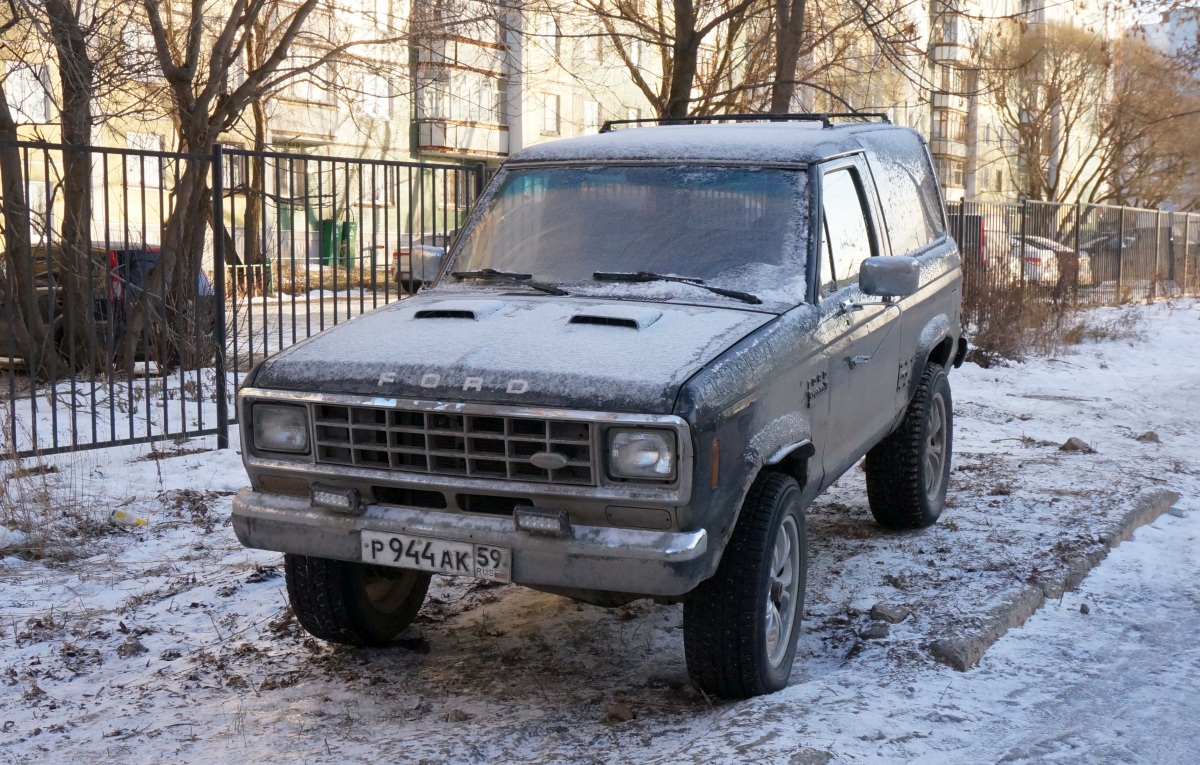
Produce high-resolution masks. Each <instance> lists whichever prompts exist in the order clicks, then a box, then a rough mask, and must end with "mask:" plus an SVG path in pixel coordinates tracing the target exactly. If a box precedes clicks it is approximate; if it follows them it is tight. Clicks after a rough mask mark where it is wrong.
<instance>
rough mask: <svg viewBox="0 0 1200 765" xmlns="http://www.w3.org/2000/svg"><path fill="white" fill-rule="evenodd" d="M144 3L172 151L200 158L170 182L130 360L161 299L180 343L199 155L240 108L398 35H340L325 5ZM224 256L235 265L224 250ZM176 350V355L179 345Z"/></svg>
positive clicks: (206, 209) (197, 223)
mask: <svg viewBox="0 0 1200 765" xmlns="http://www.w3.org/2000/svg"><path fill="white" fill-rule="evenodd" d="M142 7H143V9H144V11H145V22H146V24H147V27H148V29H149V32H150V35H151V38H152V40H153V43H154V55H155V58H156V61H157V63H158V67H159V69H160V72H161V75H162V77H163V79H164V80H165V83H166V88H167V92H168V94H169V96H170V98H171V102H172V116H173V118H174V119H175V120H176V129H177V133H178V139H179V148H180V150H181V151H184V152H188V153H191V154H193V155H198V157H197V158H196V159H194V160H193V161H191V162H189V163H187V165H186V168H185V170H184V172H183V174H182V176H181V177H180V179H179V181H178V183H177V184H176V186H175V189H174V200H173V201H174V207H173V209H172V210H171V213H170V214H169V216H168V217H167V221H166V223H165V226H164V236H163V247H162V254H161V256H160V258H159V261H158V263H157V264H156V266H155V267H154V269H153V270H152V272H151V274H150V277H149V279H148V285H147V286H148V289H147V291H146V298H145V299H144V300H143V301H142V305H140V306H139V308H138V309H137V310H135V311H134V313H133V316H132V317H131V319H130V332H129V334H128V336H127V338H126V342H127V344H128V345H127V350H128V353H127V356H128V357H129V358H132V351H133V350H134V343H135V342H136V338H137V337H138V336H139V335H140V333H141V331H142V329H143V328H144V326H145V324H146V322H147V320H148V318H149V314H150V310H151V308H152V305H153V303H152V301H155V300H165V307H166V314H167V321H168V322H169V324H170V325H171V329H172V330H173V331H172V333H171V337H172V338H174V339H173V340H172V341H171V342H172V343H178V342H179V341H178V338H184V337H187V329H188V307H189V306H191V305H194V303H195V299H196V289H197V280H196V274H197V273H198V272H199V269H200V257H201V253H202V251H203V247H204V232H205V228H206V227H207V226H208V225H209V219H210V217H211V215H210V212H211V209H212V208H211V201H212V190H211V188H210V186H209V182H208V177H209V171H210V162H209V161H208V159H207V158H208V157H209V156H211V154H212V152H213V148H214V146H215V144H216V142H217V140H218V138H219V137H220V136H221V135H223V134H225V133H227V132H229V131H231V130H233V129H234V128H235V127H237V126H238V125H239V123H240V121H241V120H242V118H243V114H244V112H245V110H246V109H247V107H250V106H251V105H252V104H254V103H255V102H256V101H261V100H262V99H263V98H264V97H265V96H266V95H267V94H269V93H272V92H274V91H276V90H278V89H279V88H280V87H282V86H283V85H284V84H285V83H286V82H287V81H289V80H290V79H292V78H296V77H303V76H306V75H309V74H311V73H313V72H317V71H318V70H320V69H321V68H322V67H324V66H326V65H327V64H329V63H330V62H335V61H337V60H339V59H340V58H341V57H343V56H345V55H346V54H347V52H348V51H350V50H352V49H355V48H361V47H363V46H370V45H387V44H393V43H396V42H398V41H400V40H401V39H402V38H401V36H400V35H399V34H384V35H381V36H379V37H374V38H368V39H362V38H360V37H357V36H350V35H341V36H339V35H338V34H337V33H336V30H337V28H338V23H339V21H340V19H339V13H338V11H339V8H338V6H337V4H336V3H335V2H333V0H299V1H298V2H285V1H284V0H233V2H232V3H231V4H230V7H229V15H228V18H227V19H224V20H213V19H212V18H211V17H210V16H209V15H207V8H206V5H205V3H204V2H202V0H190V2H189V3H188V4H187V5H182V4H180V5H170V4H164V0H143V4H142ZM300 46H303V47H304V49H305V50H306V51H309V52H310V54H309V55H308V56H307V57H306V58H304V59H299V60H297V59H296V58H295V57H294V55H293V54H294V50H295V49H296V48H297V47H300ZM251 47H253V48H254V50H253V51H251V50H250V48H251ZM243 61H245V62H246V63H245V74H244V77H242V79H241V81H240V82H239V83H236V84H233V83H231V82H230V78H229V77H228V74H229V72H230V71H231V70H232V69H234V68H235V67H236V66H239V65H241V63H242V62H243ZM212 223H213V224H214V226H215V228H216V234H217V236H220V237H223V238H224V237H227V236H228V234H227V232H226V231H225V229H224V222H223V221H220V220H213V221H212ZM230 255H231V256H232V257H233V258H234V259H235V262H236V254H235V253H234V252H233V251H232V250H230ZM214 265H215V266H216V267H218V268H220V267H221V266H222V264H214ZM176 350H177V351H179V352H181V353H182V352H184V351H185V350H186V349H185V348H182V347H179V348H177V349H176ZM172 355H177V354H172Z"/></svg>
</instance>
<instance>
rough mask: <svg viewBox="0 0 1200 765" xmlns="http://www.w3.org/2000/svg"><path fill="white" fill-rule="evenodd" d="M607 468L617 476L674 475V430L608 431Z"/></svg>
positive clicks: (655, 478) (658, 477)
mask: <svg viewBox="0 0 1200 765" xmlns="http://www.w3.org/2000/svg"><path fill="white" fill-rule="evenodd" d="M608 470H609V472H610V473H611V474H612V475H613V476H614V477H617V478H642V479H649V480H653V481H670V480H672V479H674V478H675V434H674V433H672V432H670V431H662V430H615V429H614V430H610V431H608Z"/></svg>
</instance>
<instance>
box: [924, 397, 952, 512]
mask: <svg viewBox="0 0 1200 765" xmlns="http://www.w3.org/2000/svg"><path fill="white" fill-rule="evenodd" d="M946 435H947V432H946V399H945V397H943V396H942V394H941V393H938V394H936V395H935V396H934V397H933V399H932V400H931V401H930V402H929V429H928V431H927V435H926V437H925V495H926V496H927V497H929V498H930V499H936V498H937V495H938V494H939V493H940V491H941V488H942V472H943V470H944V469H945V467H946Z"/></svg>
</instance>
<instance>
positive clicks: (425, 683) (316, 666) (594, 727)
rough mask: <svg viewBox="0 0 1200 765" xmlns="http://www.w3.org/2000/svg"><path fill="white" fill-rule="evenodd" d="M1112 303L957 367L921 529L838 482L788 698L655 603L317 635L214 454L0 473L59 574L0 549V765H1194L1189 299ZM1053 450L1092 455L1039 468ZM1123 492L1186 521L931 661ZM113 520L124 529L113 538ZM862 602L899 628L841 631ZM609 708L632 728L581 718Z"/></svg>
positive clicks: (429, 620) (430, 604)
mask: <svg viewBox="0 0 1200 765" xmlns="http://www.w3.org/2000/svg"><path fill="white" fill-rule="evenodd" d="M1130 317H1134V318H1139V317H1140V332H1141V337H1140V339H1130V338H1124V339H1109V340H1105V341H1102V342H1094V343H1087V344H1084V345H1081V346H1077V347H1075V348H1074V349H1072V351H1071V352H1070V353H1063V354H1060V355H1059V356H1057V357H1056V358H1053V359H1039V360H1034V361H1030V362H1029V363H1027V364H1023V365H1017V366H1013V367H1009V368H995V367H994V368H991V369H987V370H984V369H980V368H978V367H976V366H974V365H967V366H965V367H964V368H963V369H962V370H959V371H957V372H955V373H954V375H953V376H952V381H953V385H954V386H955V404H956V411H957V413H958V414H957V416H958V420H957V428H956V430H957V432H956V452H957V455H956V461H955V466H956V467H955V473H954V478H953V483H952V489H953V491H954V502H953V505H952V506H951V507H950V508H949V509H948V510H947V513H946V515H945V516H944V518H943V521H942V522H941V523H939V524H938V525H937V526H936V527H934V528H933V529H929V530H927V531H923V532H917V533H913V534H903V535H895V534H889V533H885V532H883V531H881V530H880V529H879V528H878V527H877V526H875V525H874V524H872V523H871V522H870V521H869V514H868V511H867V509H866V505H865V499H864V497H863V490H862V477H861V474H860V473H859V472H858V471H851V473H849V474H847V476H846V477H845V478H843V479H842V480H841V481H839V483H838V485H837V486H836V487H835V488H833V489H832V490H831V491H830V492H828V493H827V495H826V496H824V497H822V498H821V499H820V500H819V501H818V502H817V503H816V504H815V505H814V506H813V508H812V509H811V510H810V514H809V532H810V537H811V541H812V545H813V548H812V564H811V569H810V573H809V584H808V600H807V603H806V619H805V633H804V635H803V636H802V638H801V646H800V652H799V658H798V661H797V668H796V671H795V672H794V674H793V677H792V681H791V685H790V686H789V687H788V688H787V689H785V690H784V691H782V692H780V693H778V694H775V695H772V696H769V697H764V698H759V699H754V700H751V701H747V702H740V703H719V702H713V703H710V702H709V701H708V700H706V699H704V698H702V697H701V696H700V695H699V694H697V693H696V692H695V691H694V690H692V689H691V687H690V686H689V685H688V683H687V675H686V671H685V669H684V665H683V658H682V640H681V633H680V631H679V625H680V609H679V608H678V607H666V606H657V605H653V604H649V603H641V602H639V603H635V604H631V605H629V606H625V607H622V608H620V609H615V610H604V609H598V608H592V607H588V606H579V605H576V604H575V603H573V602H571V601H568V600H566V599H563V598H558V597H554V596H550V595H545V594H540V593H535V592H532V591H529V590H523V589H521V588H515V587H491V586H485V585H479V584H475V583H473V582H470V581H463V580H448V579H447V580H437V581H435V585H434V588H433V589H432V590H431V595H432V598H431V599H430V600H429V601H427V604H426V606H425V608H424V609H423V612H422V617H421V619H420V621H419V622H418V624H417V625H416V629H415V630H414V631H413V633H412V634H411V635H410V636H409V637H408V639H407V640H405V641H404V642H403V643H402V645H401V646H399V647H396V648H392V649H387V650H367V651H357V650H350V649H333V648H330V647H328V646H325V645H323V644H320V643H318V642H316V641H313V640H311V639H309V638H307V637H306V636H305V635H303V633H301V632H300V631H299V630H298V629H297V627H296V625H295V623H294V621H292V620H291V619H290V618H289V617H288V615H287V614H286V612H285V611H284V610H283V607H282V604H283V602H284V592H283V589H284V588H283V580H282V578H281V577H279V576H278V570H277V568H276V567H277V566H278V562H279V558H278V556H275V555H271V554H267V553H261V552H255V551H247V550H243V549H241V548H240V547H239V546H238V545H237V543H236V540H234V539H233V535H232V532H231V531H230V529H229V527H228V525H227V523H226V519H225V516H226V515H227V513H228V508H229V502H230V497H229V493H230V492H232V491H233V490H235V489H237V488H238V487H240V486H242V485H244V482H245V476H244V473H243V472H242V471H241V465H240V461H239V458H238V456H237V454H236V453H235V452H234V451H232V450H229V451H226V452H212V451H205V452H198V453H191V454H188V453H184V454H180V455H178V456H162V457H160V458H158V459H149V460H147V459H141V458H139V457H140V455H144V454H145V450H146V447H128V448H123V449H112V450H104V451H97V452H91V453H87V454H82V455H76V456H74V457H63V458H61V459H60V462H59V464H60V465H61V466H62V467H61V468H60V470H59V471H58V472H37V471H35V472H33V473H32V474H31V475H27V476H24V477H21V478H14V477H12V476H11V475H10V477H9V479H8V480H6V482H5V485H4V489H5V490H4V494H3V495H0V520H3V521H4V522H6V523H8V524H10V525H11V524H13V523H18V524H25V525H26V526H27V527H28V528H29V529H32V531H33V534H34V537H33V538H34V542H31V544H35V543H36V546H37V549H39V550H41V551H43V552H44V554H45V555H47V556H50V558H58V559H65V558H68V557H71V554H72V553H75V554H77V555H78V556H79V559H77V560H75V561H73V562H70V563H43V562H30V561H28V560H26V559H25V558H23V557H20V556H16V555H10V556H9V557H6V558H0V763H7V762H11V763H79V762H88V763H121V765H127V764H129V763H158V762H167V761H170V762H173V763H228V762H246V763H274V762H288V763H291V762H311V763H357V762H368V761H389V762H401V763H420V762H426V763H443V762H456V763H457V762H464V763H496V762H514V763H517V762H520V763H524V762H530V763H555V762H571V763H576V762H578V763H591V762H596V763H610V762H638V763H644V762H656V763H692V762H694V763H741V762H747V763H750V762H753V763H780V764H781V765H782V764H785V763H786V764H789V765H791V764H795V765H806V764H810V763H895V762H919V763H946V764H947V765H949V764H950V763H954V764H957V763H998V762H1005V763H1058V762H1079V763H1084V762H1086V763H1147V764H1149V763H1155V764H1158V763H1192V762H1198V761H1200V753H1198V752H1197V751H1196V749H1197V740H1198V738H1197V735H1196V723H1197V720H1200V692H1197V690H1196V689H1197V688H1200V641H1198V640H1197V637H1196V636H1197V635H1198V634H1200V444H1198V443H1197V438H1196V433H1197V432H1198V431H1200V406H1198V405H1197V399H1198V397H1200V303H1196V302H1194V301H1188V302H1181V303H1178V304H1176V305H1174V306H1168V305H1156V306H1152V307H1127V308H1124V309H1120V310H1111V309H1106V310H1102V311H1097V312H1095V313H1093V314H1092V315H1091V318H1090V319H1089V321H1092V322H1094V326H1096V327H1100V328H1104V327H1108V328H1109V329H1110V330H1111V332H1109V334H1113V335H1117V336H1118V337H1119V338H1120V336H1121V335H1122V333H1123V332H1124V331H1125V330H1127V329H1130V328H1131V325H1130ZM1147 431H1153V432H1154V434H1155V438H1153V439H1152V438H1149V437H1148V436H1146V433H1147ZM1070 436H1077V437H1080V438H1082V439H1084V440H1085V441H1087V442H1089V443H1090V444H1092V445H1093V446H1094V447H1095V448H1096V450H1097V453H1095V454H1088V453H1066V452H1060V451H1059V450H1058V448H1057V445H1058V444H1059V443H1062V442H1063V441H1064V440H1066V438H1068V437H1070ZM1139 436H1142V438H1138V437H1139ZM194 446H195V445H194V444H188V445H187V447H188V448H191V447H194ZM68 465H70V466H72V467H71V469H67V466H68ZM27 467H28V466H27ZM8 469H9V468H8V467H7V466H0V470H5V471H7V470H8ZM1146 488H1170V489H1173V490H1175V491H1178V492H1179V493H1180V494H1181V495H1182V496H1183V498H1182V499H1181V500H1180V501H1179V503H1178V504H1177V506H1176V507H1177V508H1178V509H1179V511H1180V512H1181V513H1185V514H1186V517H1174V516H1170V515H1166V516H1163V517H1162V518H1160V519H1159V520H1157V521H1155V522H1154V523H1153V524H1151V525H1150V526H1147V527H1143V528H1142V529H1140V530H1139V531H1138V532H1137V534H1136V535H1135V536H1134V538H1133V540H1131V541H1128V542H1125V543H1122V544H1121V545H1120V546H1119V547H1117V548H1116V550H1114V551H1113V552H1112V553H1111V554H1110V555H1109V557H1108V558H1107V559H1106V560H1105V561H1104V562H1103V563H1102V564H1101V565H1100V566H1099V568H1097V569H1096V570H1095V571H1093V572H1092V573H1091V574H1090V575H1089V576H1088V578H1087V579H1086V580H1085V581H1084V582H1083V584H1082V586H1081V587H1080V588H1079V589H1078V590H1077V591H1075V592H1071V593H1067V594H1066V595H1065V596H1064V597H1063V599H1062V601H1061V602H1058V601H1051V602H1049V603H1047V604H1046V606H1045V607H1044V608H1043V609H1042V610H1041V611H1040V612H1038V613H1037V614H1035V615H1034V616H1033V617H1032V618H1031V619H1030V620H1029V621H1028V622H1027V623H1026V624H1025V625H1024V626H1023V627H1021V628H1019V629H1015V630H1012V631H1010V632H1009V633H1008V634H1007V635H1005V636H1004V637H1003V638H1001V639H1000V640H999V642H997V643H996V644H995V645H994V646H993V647H992V648H990V649H989V650H988V652H987V653H986V654H985V655H984V657H983V659H982V661H981V662H980V664H979V666H978V667H976V668H975V669H972V670H970V671H968V672H965V673H960V672H955V671H953V670H951V669H948V668H946V667H943V666H941V665H938V664H936V663H935V662H934V661H933V660H932V659H931V658H930V656H929V653H928V650H927V648H928V643H929V642H930V641H931V640H932V639H936V638H938V637H940V636H942V635H943V634H945V632H946V630H948V629H952V628H954V626H955V625H956V624H959V623H962V622H963V621H966V620H969V617H970V616H971V615H972V614H973V613H978V612H979V610H980V609H981V608H982V607H983V606H984V605H985V604H986V602H987V600H988V598H989V597H992V596H994V595H995V594H996V593H997V592H998V591H1001V590H1003V589H1004V588H1005V587H1010V586H1012V585H1015V584H1019V583H1020V582H1023V581H1025V580H1026V579H1027V578H1028V577H1030V576H1032V575H1034V574H1035V573H1036V572H1038V571H1043V572H1044V571H1046V570H1052V569H1053V568H1054V567H1055V566H1056V565H1061V563H1062V561H1063V559H1064V557H1065V556H1069V555H1074V554H1078V553H1080V552H1087V551H1089V550H1094V549H1096V540H1095V537H1096V534H1097V530H1098V529H1100V528H1102V527H1103V524H1104V523H1105V522H1106V521H1107V520H1110V519H1111V518H1112V517H1113V516H1114V515H1115V514H1119V513H1120V512H1121V511H1122V510H1123V509H1124V508H1125V507H1127V506H1128V504H1129V503H1130V502H1131V501H1132V499H1133V497H1134V496H1135V495H1136V494H1138V493H1139V492H1141V491H1142V490H1144V489H1146ZM114 505H121V506H122V507H123V508H125V509H126V510H129V511H131V512H136V513H138V514H141V515H142V516H144V517H145V518H147V519H148V520H149V521H150V525H149V526H147V527H144V528H142V529H140V530H136V531H128V530H123V529H115V528H113V527H111V526H110V525H108V524H107V523H105V522H103V521H102V519H103V518H104V516H105V515H106V514H107V511H108V510H109V509H110V508H111V507H113V506H114ZM38 508H40V510H37V509H38ZM46 508H50V510H49V511H47V510H46ZM35 510H36V511H37V512H40V513H41V514H40V515H38V514H36V513H35ZM1189 511H1190V512H1189ZM22 513H25V515H22ZM31 513H32V514H31ZM31 519H32V520H31ZM33 520H36V521H37V522H38V523H40V524H41V525H31V523H32V521H33ZM881 601H885V602H889V603H898V604H902V605H907V606H910V607H912V608H913V609H914V611H915V612H916V617H915V618H909V619H907V620H905V621H904V622H902V623H900V624H897V625H894V626H892V628H891V632H890V635H888V636H887V637H886V638H883V639H879V640H864V639H860V637H859V634H858V633H859V632H861V631H862V629H863V628H864V627H865V626H866V625H867V624H868V623H869V620H868V619H867V616H866V611H867V610H868V609H869V608H870V606H871V605H872V604H874V603H876V602H881ZM1083 605H1086V606H1087V607H1088V608H1087V613H1083V612H1081V606H1083ZM619 705H625V706H627V707H628V708H629V709H630V710H631V711H632V712H633V713H634V714H635V715H636V718H635V719H633V720H630V721H627V722H622V723H617V724H612V723H606V722H605V721H604V718H605V716H606V713H607V712H608V711H611V710H612V709H613V708H614V706H619Z"/></svg>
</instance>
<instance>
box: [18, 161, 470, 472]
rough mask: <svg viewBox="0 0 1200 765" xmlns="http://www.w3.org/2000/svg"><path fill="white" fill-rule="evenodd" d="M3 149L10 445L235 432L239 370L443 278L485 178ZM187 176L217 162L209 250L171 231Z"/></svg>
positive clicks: (40, 446) (330, 164) (426, 169)
mask: <svg viewBox="0 0 1200 765" xmlns="http://www.w3.org/2000/svg"><path fill="white" fill-rule="evenodd" d="M0 152H3V153H4V154H3V155H2V156H0V160H3V161H0V171H2V174H3V176H4V177H3V179H2V180H3V197H2V198H0V203H2V205H3V206H2V208H0V210H2V213H3V218H4V220H3V223H4V227H3V231H4V238H3V245H4V257H3V259H0V455H2V456H4V457H24V456H29V455H33V454H50V453H55V452H63V451H71V450H76V449H86V448H92V447H98V446H109V445H118V444H131V443H138V442H147V441H156V440H161V439H183V438H189V437H193V436H198V435H210V434H215V435H216V436H217V439H218V443H219V445H221V446H224V445H225V444H226V443H227V438H228V428H229V425H230V424H231V422H233V421H234V418H235V409H234V408H233V407H230V406H229V404H230V402H231V401H232V397H233V395H234V392H235V391H236V389H237V385H238V384H239V382H240V380H241V377H242V375H244V374H245V372H247V371H248V370H249V369H250V367H251V366H252V365H253V364H254V363H256V362H257V361H259V360H261V359H262V358H265V357H266V356H268V355H270V354H272V353H275V352H277V351H279V350H280V349H281V348H284V347H287V346H288V345H291V344H292V343H295V342H297V341H299V340H302V339H304V338H305V337H308V336H310V335H312V334H315V333H317V332H320V331H321V330H323V329H326V328H327V327H330V326H333V325H335V324H338V323H340V322H343V321H345V320H347V319H349V318H352V317H353V316H356V315H358V314H360V313H362V312H364V311H368V310H371V309H373V308H376V307H378V306H380V305H384V304H386V303H389V302H393V301H395V300H398V299H401V298H403V297H405V296H406V295H408V294H410V293H411V292H412V291H414V290H415V289H416V288H417V287H418V286H419V285H420V283H421V282H422V281H424V280H426V279H428V278H431V277H432V276H433V275H434V274H435V273H436V271H437V269H438V267H439V266H440V259H441V256H442V253H443V252H444V249H445V248H446V246H447V245H448V244H449V242H450V241H451V240H452V238H453V237H454V235H455V234H456V233H457V230H458V228H459V226H460V225H461V224H462V222H463V220H464V219H465V217H466V215H467V213H468V211H469V209H470V206H471V204H472V202H473V201H474V200H475V198H476V197H477V196H478V194H479V192H480V190H481V189H482V185H483V181H484V169H483V166H482V165H431V164H424V163H414V162H401V161H381V160H364V159H353V158H332V157H320V156H314V155H308V154H301V153H282V152H254V151H247V150H243V149H238V148H230V147H217V149H216V150H215V151H214V152H213V153H212V154H211V155H189V154H179V153H171V152H157V151H140V150H139V151H134V150H123V149H101V148H95V149H92V148H88V149H80V148H72V147H65V146H61V145H53V144H45V143H32V142H19V143H4V144H0ZM189 170H191V171H193V173H192V174H195V173H196V172H200V173H202V174H203V176H204V177H203V178H202V181H203V187H204V194H205V196H204V199H203V203H202V204H201V205H200V206H199V208H197V209H199V210H200V213H198V214H200V215H203V217H205V218H207V221H206V223H205V225H204V226H203V227H204V229H205V234H204V236H203V245H202V246H201V247H200V249H202V252H199V253H196V252H179V251H180V250H181V249H183V248H182V246H181V245H179V244H178V243H173V242H170V241H167V242H164V238H166V237H168V236H169V235H168V234H167V232H168V231H175V232H177V231H178V229H172V228H171V227H170V221H171V220H172V216H173V215H175V214H177V205H179V204H181V202H180V199H181V198H183V197H185V196H186V194H184V193H181V191H180V184H181V183H186V178H187V177H188V176H189ZM26 232H27V233H28V236H26ZM214 232H216V235H214ZM173 245H174V249H175V251H176V252H175V253H174V255H168V254H166V253H171V251H172V246H173ZM171 269H174V273H167V274H163V273H162V272H163V271H168V270H171ZM180 269H183V270H184V271H185V272H186V273H181V272H180ZM181 287H182V289H181Z"/></svg>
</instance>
